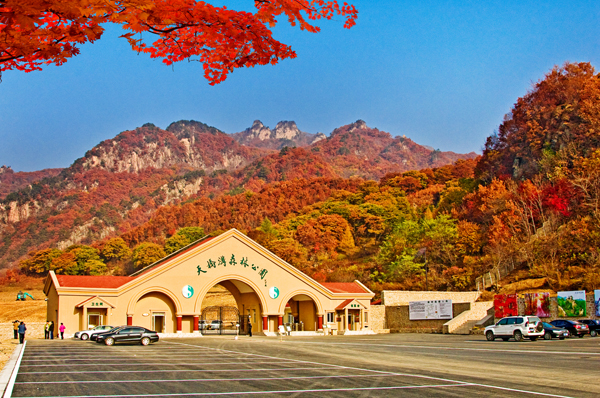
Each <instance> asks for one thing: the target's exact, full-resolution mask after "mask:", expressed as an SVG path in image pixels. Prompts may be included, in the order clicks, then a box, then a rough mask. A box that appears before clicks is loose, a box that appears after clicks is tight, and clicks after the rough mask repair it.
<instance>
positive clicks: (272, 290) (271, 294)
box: [269, 286, 279, 299]
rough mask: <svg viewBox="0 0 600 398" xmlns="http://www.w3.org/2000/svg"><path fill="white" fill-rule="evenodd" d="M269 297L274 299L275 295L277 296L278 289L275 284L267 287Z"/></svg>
mask: <svg viewBox="0 0 600 398" xmlns="http://www.w3.org/2000/svg"><path fill="white" fill-rule="evenodd" d="M269 297H271V298H272V299H276V298H277V297H279V289H278V288H276V287H275V286H272V287H271V288H270V289H269Z"/></svg>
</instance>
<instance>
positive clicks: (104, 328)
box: [73, 325, 113, 340]
mask: <svg viewBox="0 0 600 398" xmlns="http://www.w3.org/2000/svg"><path fill="white" fill-rule="evenodd" d="M112 328H113V326H108V325H98V326H96V327H95V328H93V329H89V330H80V331H79V332H76V333H75V334H74V335H73V338H75V339H81V340H89V339H90V337H92V335H94V334H98V333H102V332H108V331H109V330H110V329H112Z"/></svg>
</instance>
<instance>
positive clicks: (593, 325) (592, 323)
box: [579, 319, 600, 337]
mask: <svg viewBox="0 0 600 398" xmlns="http://www.w3.org/2000/svg"><path fill="white" fill-rule="evenodd" d="M579 322H581V323H585V324H586V325H587V326H588V328H589V329H590V336H592V337H596V336H598V331H600V321H599V320H597V319H580V320H579Z"/></svg>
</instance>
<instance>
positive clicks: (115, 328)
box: [90, 326, 122, 341]
mask: <svg viewBox="0 0 600 398" xmlns="http://www.w3.org/2000/svg"><path fill="white" fill-rule="evenodd" d="M119 328H122V326H117V327H113V328H112V329H110V330H105V331H104V332H101V333H109V332H112V331H114V330H117V329H119ZM99 334H100V333H95V334H92V335H91V336H90V340H91V341H96V339H97V338H98V335H99Z"/></svg>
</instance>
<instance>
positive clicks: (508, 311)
mask: <svg viewBox="0 0 600 398" xmlns="http://www.w3.org/2000/svg"><path fill="white" fill-rule="evenodd" d="M517 315H519V307H517V295H516V294H496V295H495V296H494V317H495V318H497V319H498V318H504V317H505V316H517Z"/></svg>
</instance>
